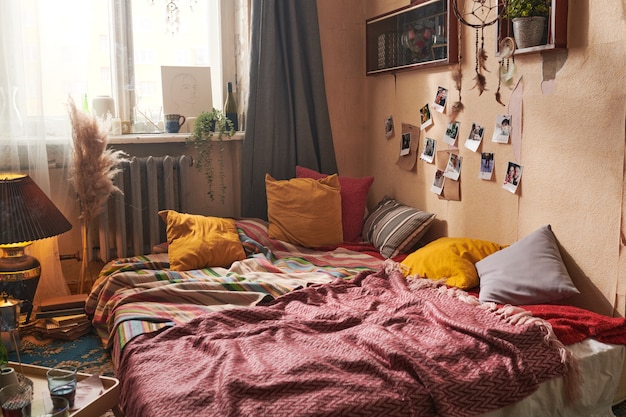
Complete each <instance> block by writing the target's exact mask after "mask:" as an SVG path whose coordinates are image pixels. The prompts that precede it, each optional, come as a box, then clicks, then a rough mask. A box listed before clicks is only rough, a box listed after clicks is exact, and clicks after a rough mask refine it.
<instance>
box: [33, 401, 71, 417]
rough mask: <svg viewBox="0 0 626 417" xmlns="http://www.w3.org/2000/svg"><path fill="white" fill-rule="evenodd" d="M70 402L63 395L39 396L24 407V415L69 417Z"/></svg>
mask: <svg viewBox="0 0 626 417" xmlns="http://www.w3.org/2000/svg"><path fill="white" fill-rule="evenodd" d="M69 415H70V403H69V401H67V399H66V398H63V397H50V398H37V399H35V400H33V402H32V403H31V404H30V405H29V406H25V407H24V408H22V414H21V416H22V417H69Z"/></svg>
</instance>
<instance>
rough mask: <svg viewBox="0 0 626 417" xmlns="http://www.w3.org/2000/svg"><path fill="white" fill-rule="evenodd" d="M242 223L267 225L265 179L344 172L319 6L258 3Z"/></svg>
mask: <svg viewBox="0 0 626 417" xmlns="http://www.w3.org/2000/svg"><path fill="white" fill-rule="evenodd" d="M251 38H252V39H251V46H250V49H251V64H250V96H249V101H248V112H247V115H246V136H245V139H244V142H243V150H242V190H241V215H242V216H244V217H259V218H263V219H267V201H266V196H265V174H266V173H269V174H270V175H271V176H272V177H274V178H276V179H286V178H292V177H293V176H294V175H295V167H296V165H301V166H306V167H308V168H312V169H316V170H318V171H320V172H324V173H329V174H332V173H335V172H337V163H336V161H335V151H334V148H333V140H332V133H331V130H330V120H329V117H328V105H327V103H326V90H325V86H324V72H323V67H322V51H321V46H320V36H319V26H318V20H317V4H316V1H314V0H306V1H292V0H253V1H252V35H251Z"/></svg>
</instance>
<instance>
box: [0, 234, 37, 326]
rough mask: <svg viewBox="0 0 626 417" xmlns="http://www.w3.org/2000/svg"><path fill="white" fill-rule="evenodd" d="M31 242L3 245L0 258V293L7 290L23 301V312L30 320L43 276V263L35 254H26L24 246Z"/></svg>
mask: <svg viewBox="0 0 626 417" xmlns="http://www.w3.org/2000/svg"><path fill="white" fill-rule="evenodd" d="M28 244H30V242H28V243H24V244H16V245H1V246H0V248H2V250H3V251H4V255H5V256H3V257H2V258H0V294H1V293H2V292H6V293H7V294H8V295H10V296H12V297H13V298H14V299H16V300H21V301H22V306H21V308H20V310H21V312H23V313H26V323H28V322H29V321H30V315H31V313H32V311H33V300H34V299H35V292H37V286H38V285H39V277H40V276H41V264H40V263H39V261H38V260H37V258H35V257H34V256H30V255H26V254H25V253H24V248H25V247H26V246H28Z"/></svg>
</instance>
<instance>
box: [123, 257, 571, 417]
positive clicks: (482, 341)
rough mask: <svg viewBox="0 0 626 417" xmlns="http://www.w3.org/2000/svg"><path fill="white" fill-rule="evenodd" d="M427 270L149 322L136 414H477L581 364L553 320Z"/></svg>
mask: <svg viewBox="0 0 626 417" xmlns="http://www.w3.org/2000/svg"><path fill="white" fill-rule="evenodd" d="M418 281H419V282H416V283H412V284H411V285H409V284H408V283H407V282H406V280H405V278H404V277H403V276H402V274H401V273H399V272H397V271H393V270H392V271H389V272H386V271H385V270H382V269H381V270H380V271H378V272H376V273H371V272H364V273H361V274H359V275H358V276H356V277H355V278H353V279H351V280H350V281H344V280H336V281H334V282H332V283H330V284H322V285H315V286H312V287H308V288H305V289H302V290H297V291H294V292H291V293H288V294H286V295H284V296H282V297H280V298H278V299H277V300H276V301H275V302H273V304H271V305H270V306H266V307H251V308H234V309H227V310H224V311H219V312H214V313H209V314H206V315H203V316H200V317H198V318H196V319H194V320H192V321H191V322H189V323H187V324H185V325H180V326H175V327H173V328H170V329H167V330H165V331H163V332H161V333H160V334H158V335H156V336H152V337H151V336H150V335H142V336H139V337H138V338H137V339H135V340H133V341H131V342H130V343H129V344H128V345H127V346H126V350H125V351H124V354H123V356H122V359H121V364H120V367H119V369H118V377H119V379H120V380H121V384H122V387H121V401H122V405H123V408H124V410H125V412H126V415H127V416H128V417H133V416H137V417H139V416H220V417H227V416H233V417H234V416H237V417H240V416H285V417H286V416H289V417H292V416H312V415H318V416H321V415H323V416H340V415H341V416H347V415H355V416H356V415H358V416H391V417H393V416H435V415H437V416H441V417H445V416H455V417H464V416H476V415H479V414H482V413H485V412H488V411H491V410H494V409H497V408H500V407H503V406H505V405H508V404H511V403H514V402H517V401H519V400H521V399H522V398H524V397H526V396H528V395H529V394H531V393H532V392H533V391H534V390H535V389H536V388H537V386H538V384H540V383H541V382H542V381H545V380H547V379H550V378H553V377H557V376H561V375H564V374H566V373H567V369H568V363H567V362H568V361H569V360H571V358H570V357H569V356H568V355H567V353H566V351H565V350H564V349H563V348H562V345H560V344H559V343H558V342H556V341H555V339H554V338H552V337H551V334H550V329H549V326H545V322H543V321H541V320H520V319H519V318H518V319H515V320H511V315H509V314H508V313H503V312H502V311H501V310H499V309H495V308H493V307H486V306H485V305H481V304H479V303H477V302H476V300H475V299H474V301H471V302H467V300H463V298H464V297H462V296H460V293H458V292H455V291H450V290H446V288H445V287H440V286H438V285H436V284H433V283H432V282H431V281H429V280H418ZM422 281H423V282H422ZM507 317H508V318H507Z"/></svg>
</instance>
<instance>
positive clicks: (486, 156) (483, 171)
mask: <svg viewBox="0 0 626 417" xmlns="http://www.w3.org/2000/svg"><path fill="white" fill-rule="evenodd" d="M493 164H494V154H493V153H491V152H483V153H482V154H480V173H479V174H478V178H480V179H481V180H487V181H488V180H491V178H492V177H493Z"/></svg>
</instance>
